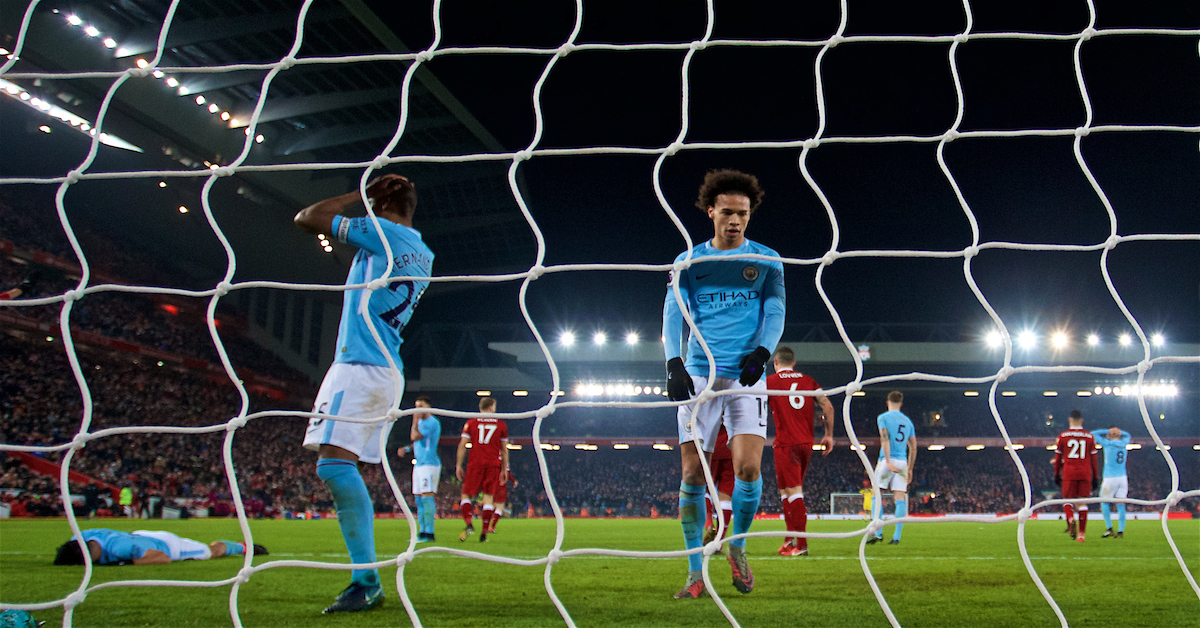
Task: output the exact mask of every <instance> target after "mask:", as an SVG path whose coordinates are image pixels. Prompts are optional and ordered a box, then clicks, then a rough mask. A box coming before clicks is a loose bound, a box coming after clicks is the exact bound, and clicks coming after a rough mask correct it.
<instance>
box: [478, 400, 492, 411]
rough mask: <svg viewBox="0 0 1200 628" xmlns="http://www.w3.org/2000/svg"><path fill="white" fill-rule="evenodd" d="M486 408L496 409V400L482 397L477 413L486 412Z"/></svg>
mask: <svg viewBox="0 0 1200 628" xmlns="http://www.w3.org/2000/svg"><path fill="white" fill-rule="evenodd" d="M488 408H491V409H492V410H495V409H496V400H495V399H492V398H491V397H484V398H483V399H480V400H479V411H480V412H488Z"/></svg>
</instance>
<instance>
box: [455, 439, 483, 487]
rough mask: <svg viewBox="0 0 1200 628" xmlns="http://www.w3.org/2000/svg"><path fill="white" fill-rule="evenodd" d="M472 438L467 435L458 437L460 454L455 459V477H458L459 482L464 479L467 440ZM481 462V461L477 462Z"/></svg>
mask: <svg viewBox="0 0 1200 628" xmlns="http://www.w3.org/2000/svg"><path fill="white" fill-rule="evenodd" d="M469 440H471V439H470V438H468V437H467V436H466V435H463V437H462V438H460V439H458V454H457V455H456V456H455V459H454V477H456V478H458V481H459V482H462V481H463V478H464V475H463V458H466V457H467V441H469ZM476 464H479V463H476Z"/></svg>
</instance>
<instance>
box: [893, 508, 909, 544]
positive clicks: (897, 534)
mask: <svg viewBox="0 0 1200 628" xmlns="http://www.w3.org/2000/svg"><path fill="white" fill-rule="evenodd" d="M907 514H908V500H904V499H898V500H896V518H897V519H899V518H900V517H903V516H905V515H907ZM903 529H904V524H903V523H897V524H896V531H895V532H894V533H893V534H892V540H893V541H899V540H900V531H901V530H903Z"/></svg>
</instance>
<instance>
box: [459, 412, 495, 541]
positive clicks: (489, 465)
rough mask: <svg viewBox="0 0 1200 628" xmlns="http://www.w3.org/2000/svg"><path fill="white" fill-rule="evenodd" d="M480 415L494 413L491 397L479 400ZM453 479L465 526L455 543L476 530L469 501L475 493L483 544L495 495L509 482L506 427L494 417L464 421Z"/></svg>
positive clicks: (490, 518) (492, 512)
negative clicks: (457, 483) (458, 488)
mask: <svg viewBox="0 0 1200 628" xmlns="http://www.w3.org/2000/svg"><path fill="white" fill-rule="evenodd" d="M479 411H480V412H484V413H492V412H495V411H496V400H495V399H492V398H491V397H484V398H483V399H480V400H479ZM467 443H470V444H471V458H470V460H468V461H467V468H466V470H465V471H464V470H463V458H465V457H466V455H467ZM455 475H456V476H457V477H458V479H459V481H460V482H462V501H461V502H459V508H460V509H461V512H462V518H463V522H464V523H465V524H466V527H464V528H463V531H462V534H460V535H459V537H458V540H459V541H465V540H467V537H469V536H471V535H472V534H474V533H475V526H473V525H471V515H472V513H473V512H474V505H473V504H472V503H471V499H472V498H474V497H475V495H476V494H477V493H482V494H483V498H482V502H483V507H482V509H481V510H482V512H480V514H479V520H480V523H481V525H482V528H483V530H482V531H481V532H480V533H479V542H480V543H486V542H487V535H488V529H489V528H490V527H491V525H492V515H493V514H495V508H496V507H495V501H494V497H495V495H496V491H497V490H498V489H499V485H500V483H502V482H507V481H508V478H507V477H506V476H507V475H508V424H507V423H505V422H504V421H502V420H500V419H497V418H496V417H494V416H483V417H478V418H474V419H471V420H470V421H467V424H466V425H464V426H463V430H462V437H461V438H459V440H458V454H457V457H456V459H455ZM506 493H507V491H506ZM506 497H507V495H506Z"/></svg>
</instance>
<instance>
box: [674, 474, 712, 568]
mask: <svg viewBox="0 0 1200 628" xmlns="http://www.w3.org/2000/svg"><path fill="white" fill-rule="evenodd" d="M704 489H705V487H704V485H700V486H693V485H691V484H686V483H684V482H680V483H679V524H680V525H681V526H682V527H683V546H684V547H685V548H687V549H696V548H697V547H700V545H701V544H702V543H703V541H704V517H705V515H706V514H707V511H705V509H704ZM703 566H704V554H702V553H700V552H696V553H695V554H689V555H688V571H690V572H696V573H698V572H699V571H700V570H701V569H702V568H703Z"/></svg>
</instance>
